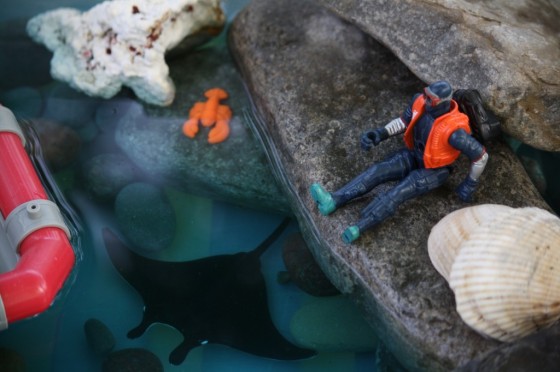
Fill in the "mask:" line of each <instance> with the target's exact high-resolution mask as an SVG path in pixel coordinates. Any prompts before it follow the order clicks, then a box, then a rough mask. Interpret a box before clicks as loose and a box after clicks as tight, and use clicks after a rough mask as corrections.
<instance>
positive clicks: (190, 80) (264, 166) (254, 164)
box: [100, 45, 289, 212]
mask: <svg viewBox="0 0 560 372" xmlns="http://www.w3.org/2000/svg"><path fill="white" fill-rule="evenodd" d="M169 66H170V69H171V72H170V75H171V78H172V79H173V81H174V82H175V85H176V87H177V93H176V96H175V100H174V101H173V104H172V105H171V106H169V107H167V108H165V109H163V108H159V107H156V106H149V105H144V106H141V105H140V104H137V103H129V105H128V107H127V108H126V109H125V110H122V113H120V114H119V115H118V118H117V120H118V127H117V131H116V142H117V144H118V146H119V147H120V148H121V149H122V150H123V151H124V152H125V153H126V154H127V155H128V157H129V158H130V159H132V161H133V162H134V163H135V164H136V165H137V166H138V167H139V168H140V169H142V170H143V171H144V172H145V173H146V174H148V175H151V176H154V177H165V178H166V179H168V180H170V181H171V182H174V183H175V184H176V185H177V186H178V187H180V188H181V189H183V190H185V191H187V192H190V193H193V194H197V195H203V196H208V197H212V198H216V199H221V200H226V201H229V202H233V203H236V204H240V205H243V206H248V207H254V208H259V209H272V210H277V211H284V212H287V211H289V209H288V203H287V201H286V198H285V196H284V195H283V194H282V193H281V192H280V191H279V188H278V186H277V184H276V183H275V181H274V177H273V176H272V173H271V171H270V168H269V167H268V163H267V160H266V156H265V154H264V152H263V151H262V148H261V147H260V146H259V144H258V142H257V140H256V139H255V138H254V136H253V134H252V133H251V131H250V130H249V129H248V128H247V126H246V122H247V119H246V115H248V113H247V112H245V111H244V108H246V107H248V106H249V105H250V103H249V101H248V97H247V95H246V93H245V91H244V89H243V84H242V82H241V80H240V77H239V74H238V72H237V71H236V70H235V67H234V65H233V62H232V61H231V58H230V57H229V55H228V52H227V49H226V48H225V45H224V46H220V45H217V46H215V47H213V48H208V49H203V50H201V51H198V52H193V53H191V54H190V55H189V56H186V57H183V58H176V59H174V60H172V61H170V62H169ZM212 87H221V88H224V89H225V90H226V91H227V92H228V93H229V98H228V99H227V100H225V101H224V102H223V103H225V104H227V105H229V106H230V107H231V109H232V111H233V118H232V120H231V122H230V128H231V133H230V136H229V138H228V139H227V140H225V141H224V142H222V143H218V144H215V145H210V144H208V142H207V136H208V129H207V128H201V129H200V131H199V133H198V134H197V136H196V137H195V138H194V139H190V138H188V137H186V136H185V135H183V133H182V125H183V123H184V122H185V120H186V119H187V118H188V115H189V110H190V107H192V105H193V104H194V103H195V102H198V101H204V100H206V98H205V97H204V92H205V91H206V90H208V89H209V88H212ZM107 115H108V113H107V112H106V111H104V112H103V114H102V115H101V114H100V116H102V117H107Z"/></svg>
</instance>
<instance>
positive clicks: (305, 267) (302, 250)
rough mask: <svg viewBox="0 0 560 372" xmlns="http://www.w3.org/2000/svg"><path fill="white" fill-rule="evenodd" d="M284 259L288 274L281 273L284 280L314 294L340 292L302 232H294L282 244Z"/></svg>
mask: <svg viewBox="0 0 560 372" xmlns="http://www.w3.org/2000/svg"><path fill="white" fill-rule="evenodd" d="M282 260H283V261H284V265H285V266H286V270H288V271H287V272H286V275H280V274H279V279H280V280H281V281H283V282H286V283H289V282H293V283H294V284H295V285H297V286H298V287H299V288H300V289H301V290H302V291H304V292H306V293H308V294H310V295H312V296H318V297H323V296H334V295H337V294H340V292H339V291H338V289H336V287H335V286H333V285H332V283H331V282H330V281H329V279H328V278H327V277H326V275H325V273H323V271H322V270H321V268H320V267H319V265H318V264H317V262H316V261H315V258H313V255H312V254H311V251H310V250H309V248H308V247H307V244H306V243H305V240H304V239H303V237H302V236H301V234H300V233H299V232H298V233H294V234H292V235H290V236H288V238H286V241H285V242H284V244H283V245H282Z"/></svg>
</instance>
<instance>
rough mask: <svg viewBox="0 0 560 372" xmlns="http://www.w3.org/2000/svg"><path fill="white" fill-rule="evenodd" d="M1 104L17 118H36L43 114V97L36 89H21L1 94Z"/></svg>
mask: <svg viewBox="0 0 560 372" xmlns="http://www.w3.org/2000/svg"><path fill="white" fill-rule="evenodd" d="M0 103H1V104H2V105H3V106H6V107H7V108H9V109H10V110H12V112H13V113H14V115H15V116H16V117H17V118H34V117H37V116H39V115H40V114H41V111H42V109H43V97H41V93H40V92H39V91H38V90H37V89H34V88H30V87H21V88H16V89H12V90H10V91H8V92H6V93H2V94H0Z"/></svg>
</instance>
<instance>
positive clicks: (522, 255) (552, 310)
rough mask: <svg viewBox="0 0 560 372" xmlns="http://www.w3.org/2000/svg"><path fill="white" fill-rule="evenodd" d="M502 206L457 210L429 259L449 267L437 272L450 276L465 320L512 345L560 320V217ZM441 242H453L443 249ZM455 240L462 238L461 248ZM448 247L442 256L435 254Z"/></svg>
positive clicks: (441, 227)
mask: <svg viewBox="0 0 560 372" xmlns="http://www.w3.org/2000/svg"><path fill="white" fill-rule="evenodd" d="M498 207H501V206H495V205H494V206H492V205H486V206H484V207H483V206H476V207H471V208H465V209H466V210H461V211H457V212H460V213H456V212H454V213H452V214H450V215H448V216H447V217H445V218H444V219H442V220H441V221H440V222H439V223H438V225H439V226H438V225H436V227H437V229H436V227H434V229H432V233H431V235H430V238H429V239H428V240H429V241H431V245H432V246H431V250H432V251H433V253H431V254H430V258H432V256H433V257H434V258H435V259H436V262H438V264H437V265H440V266H443V267H444V269H441V267H440V268H439V269H438V271H440V270H442V271H444V272H445V270H449V271H448V273H449V275H448V278H449V280H448V281H449V285H450V287H451V289H452V290H453V292H454V293H455V300H456V304H457V311H458V313H459V315H460V316H461V318H462V319H463V320H464V321H465V323H467V324H468V325H469V326H470V327H472V328H473V329H475V330H476V331H478V332H479V333H481V334H484V335H487V336H490V337H492V338H495V339H498V340H501V341H507V342H509V341H514V340H517V339H519V338H521V337H524V336H526V335H528V334H530V333H532V332H534V331H537V330H539V329H542V328H546V327H549V326H551V325H552V324H554V323H555V322H556V321H558V319H560V219H559V218H558V217H557V216H555V215H553V214H551V213H549V212H547V211H545V210H543V209H539V208H518V209H514V208H509V207H506V208H505V209H504V208H498ZM493 211H496V213H494V212H493ZM448 217H450V218H448ZM463 219H468V220H472V219H474V220H475V222H474V223H472V221H468V222H466V221H463ZM454 229H455V230H457V233H456V232H453V230H454ZM434 234H435V235H434ZM432 235H434V236H432ZM438 237H443V238H442V239H447V238H449V239H450V240H449V242H451V243H453V244H451V243H449V242H448V243H446V244H440V243H441V242H436V240H437V239H438ZM457 237H459V238H460V239H463V241H462V242H461V243H460V244H459V245H458V246H457V244H456V243H457V242H456V240H453V239H455V238H457ZM429 244H430V243H429ZM438 244H439V245H438ZM434 246H435V247H437V249H436V248H434ZM446 247H447V248H448V250H449V252H447V253H445V254H443V253H440V252H439V251H437V250H444V249H446ZM436 252H437V253H436ZM442 257H443V258H442ZM453 257H454V258H453ZM438 260H439V261H438ZM433 261H434V259H432V262H433ZM449 261H452V262H453V263H452V265H451V267H450V268H449V269H448V266H445V265H447V264H448V263H449ZM434 266H436V263H434ZM436 268H437V266H436ZM442 271H440V273H441V272H442ZM442 275H443V276H445V275H444V274H443V273H442Z"/></svg>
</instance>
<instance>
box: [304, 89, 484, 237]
mask: <svg viewBox="0 0 560 372" xmlns="http://www.w3.org/2000/svg"><path fill="white" fill-rule="evenodd" d="M452 95H453V89H452V88H451V85H450V84H449V83H448V82H447V81H437V82H435V83H433V84H430V85H429V86H427V87H426V88H424V93H423V94H420V93H419V94H416V95H415V96H414V98H413V100H412V103H411V104H410V105H409V106H408V107H407V108H406V110H405V111H404V113H403V114H402V116H401V117H399V118H396V119H394V120H392V121H391V122H389V123H388V124H387V125H385V126H384V127H381V128H377V129H374V130H370V131H367V132H365V133H363V134H362V136H361V140H360V145H361V147H362V149H363V150H366V151H368V150H370V149H371V147H372V146H377V145H378V144H379V143H380V142H381V141H384V140H386V139H388V138H389V137H392V136H395V135H398V134H402V133H404V142H405V144H406V148H403V149H402V150H400V151H397V152H396V153H394V154H393V155H390V156H389V157H388V158H386V159H385V160H383V161H381V162H379V163H376V164H374V165H372V166H371V167H370V168H368V169H367V170H366V171H365V172H363V173H362V174H360V175H359V176H357V177H356V178H354V179H353V180H352V181H350V182H349V183H348V184H346V185H345V186H343V187H342V188H340V189H339V190H337V191H334V192H328V191H326V190H325V189H324V188H323V187H322V186H321V185H320V184H318V183H314V184H312V185H311V188H310V191H311V197H312V198H313V200H314V201H315V202H316V203H317V206H318V209H319V212H320V213H321V214H323V215H325V216H326V215H328V214H330V213H332V212H334V211H335V210H336V209H337V208H339V207H341V206H343V205H345V204H347V203H348V202H350V201H351V200H352V199H355V198H357V197H360V196H362V195H364V194H366V193H368V192H369V191H371V190H372V189H373V188H374V187H376V186H377V185H379V184H381V183H384V182H388V181H400V182H399V183H398V184H397V185H396V186H395V187H393V188H392V189H390V190H389V191H387V192H384V193H381V194H379V195H377V196H376V197H375V198H374V200H373V201H372V202H371V203H370V204H369V205H367V206H366V207H365V208H364V209H363V210H362V211H361V214H360V219H359V220H358V222H357V223H356V224H354V225H351V226H349V227H348V228H347V229H346V230H345V231H344V233H343V234H342V240H343V241H344V242H345V243H351V242H353V241H354V240H356V239H357V238H358V237H359V236H360V234H361V233H362V232H363V231H365V230H367V229H370V228H372V227H374V226H376V225H378V224H379V223H381V222H382V221H383V220H385V219H386V218H388V217H390V216H391V215H393V214H394V213H395V211H396V209H397V207H398V206H399V205H401V204H402V203H404V202H405V201H407V200H409V199H411V198H414V197H417V196H420V195H422V194H425V193H427V192H429V191H431V190H434V189H436V188H438V187H439V186H441V185H443V183H444V182H445V181H446V180H447V178H448V177H449V175H450V172H451V167H450V166H451V164H453V162H455V160H456V159H457V158H458V157H459V155H461V154H465V155H466V156H467V157H468V158H469V159H470V161H471V166H470V170H469V173H468V175H467V176H466V178H465V179H464V180H463V181H462V183H461V184H460V185H459V186H458V187H457V189H456V192H457V194H458V196H459V198H460V199H461V200H463V201H470V200H471V199H472V194H473V193H474V191H475V190H476V187H477V185H478V180H479V177H480V175H481V174H482V172H483V171H484V168H485V166H486V163H487V161H488V154H487V152H486V150H485V148H484V146H483V145H482V144H481V143H480V142H478V141H477V140H476V139H475V138H474V137H472V136H471V128H470V125H469V118H468V117H467V115H465V114H463V113H461V112H460V111H459V108H458V105H457V102H456V101H455V100H453V99H452Z"/></svg>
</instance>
